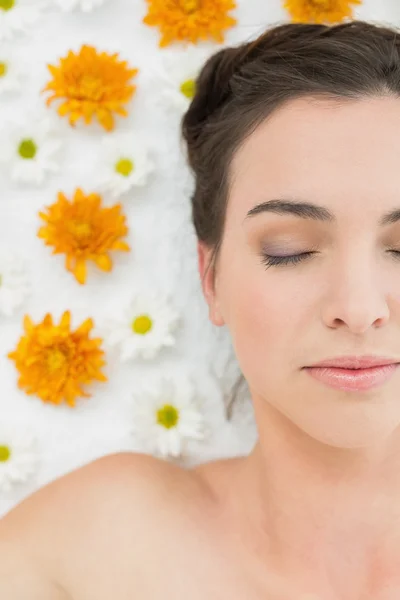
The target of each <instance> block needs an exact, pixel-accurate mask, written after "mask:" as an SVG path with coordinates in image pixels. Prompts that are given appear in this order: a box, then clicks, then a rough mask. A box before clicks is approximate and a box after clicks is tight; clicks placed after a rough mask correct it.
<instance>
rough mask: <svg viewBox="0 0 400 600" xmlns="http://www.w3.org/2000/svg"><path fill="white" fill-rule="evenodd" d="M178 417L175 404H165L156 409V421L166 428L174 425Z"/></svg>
mask: <svg viewBox="0 0 400 600" xmlns="http://www.w3.org/2000/svg"><path fill="white" fill-rule="evenodd" d="M178 419H179V413H178V411H177V409H176V408H175V406H172V404H165V405H164V406H163V407H162V408H160V409H159V410H158V411H157V423H158V424H159V425H162V426H163V427H166V428H167V429H171V427H176V424H177V422H178Z"/></svg>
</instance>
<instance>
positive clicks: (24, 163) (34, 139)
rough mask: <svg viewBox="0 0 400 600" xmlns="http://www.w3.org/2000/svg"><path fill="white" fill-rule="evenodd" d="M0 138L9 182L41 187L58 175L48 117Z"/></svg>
mask: <svg viewBox="0 0 400 600" xmlns="http://www.w3.org/2000/svg"><path fill="white" fill-rule="evenodd" d="M0 1H1V0H0ZM1 136H2V138H1V139H2V143H1V145H0V163H2V165H3V167H4V168H5V171H6V174H8V175H9V176H10V177H11V179H12V181H16V182H19V181H20V182H24V183H33V184H36V185H40V184H42V183H43V182H44V180H45V179H46V176H47V175H48V174H50V173H58V172H59V171H60V164H59V156H58V154H59V151H60V149H61V147H62V142H61V139H60V138H59V137H58V135H57V134H56V132H55V130H53V125H52V122H51V121H50V119H49V118H48V117H45V118H43V119H41V120H39V121H38V122H35V120H34V119H33V118H32V119H31V120H26V121H24V122H23V123H22V122H19V123H14V124H13V125H11V126H6V128H5V129H3V131H2V134H1Z"/></svg>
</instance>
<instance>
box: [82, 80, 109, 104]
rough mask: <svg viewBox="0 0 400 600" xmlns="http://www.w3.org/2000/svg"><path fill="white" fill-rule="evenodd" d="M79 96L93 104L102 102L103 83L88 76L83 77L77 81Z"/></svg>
mask: <svg viewBox="0 0 400 600" xmlns="http://www.w3.org/2000/svg"><path fill="white" fill-rule="evenodd" d="M79 95H80V97H82V96H83V97H84V98H86V99H88V100H93V101H94V102H98V101H99V100H102V98H103V95H104V81H102V80H101V79H100V78H99V77H95V76H93V75H90V74H85V75H83V76H82V77H81V79H80V80H79Z"/></svg>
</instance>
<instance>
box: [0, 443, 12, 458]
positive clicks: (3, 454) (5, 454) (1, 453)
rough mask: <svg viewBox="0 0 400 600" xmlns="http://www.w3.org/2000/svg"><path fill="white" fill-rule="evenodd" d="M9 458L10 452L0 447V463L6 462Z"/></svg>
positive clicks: (7, 448) (6, 447) (8, 449)
mask: <svg viewBox="0 0 400 600" xmlns="http://www.w3.org/2000/svg"><path fill="white" fill-rule="evenodd" d="M10 456H11V450H10V448H9V447H8V446H0V462H6V461H7V460H8V459H9V458H10Z"/></svg>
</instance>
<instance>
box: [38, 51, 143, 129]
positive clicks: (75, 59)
mask: <svg viewBox="0 0 400 600" xmlns="http://www.w3.org/2000/svg"><path fill="white" fill-rule="evenodd" d="M117 58H118V53H115V54H111V55H110V54H107V53H106V52H101V53H100V52H97V50H96V48H93V46H88V45H86V44H85V45H83V46H82V48H81V50H80V52H79V54H74V52H72V51H71V50H70V51H69V52H68V55H67V56H66V57H65V58H61V59H60V66H58V67H56V66H53V65H48V69H49V71H50V73H51V74H52V76H53V79H52V80H51V81H50V82H48V83H47V85H46V86H45V87H44V88H43V90H42V92H45V91H52V92H54V93H53V94H52V96H50V97H49V98H48V99H47V101H46V104H47V106H49V105H50V104H51V102H53V100H54V99H56V98H65V102H63V104H61V105H60V106H59V108H58V114H59V115H60V116H62V117H64V116H65V115H67V114H68V113H69V122H70V124H71V125H72V126H74V125H75V123H76V121H78V119H80V118H81V117H82V118H83V119H84V120H85V123H86V124H89V123H91V121H92V117H93V115H95V116H96V117H97V119H98V121H99V123H100V124H101V125H102V126H103V127H104V129H106V130H107V131H111V130H112V129H114V119H113V113H114V112H115V113H117V114H119V115H121V116H123V117H126V116H127V114H128V113H127V111H126V110H125V109H124V108H123V106H122V105H123V104H125V103H126V102H128V101H129V100H130V98H131V97H132V95H133V94H134V92H135V91H136V86H134V85H129V80H130V79H131V78H132V77H133V76H135V75H136V74H137V73H138V72H139V71H138V69H129V68H128V66H127V63H126V61H118V60H117Z"/></svg>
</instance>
